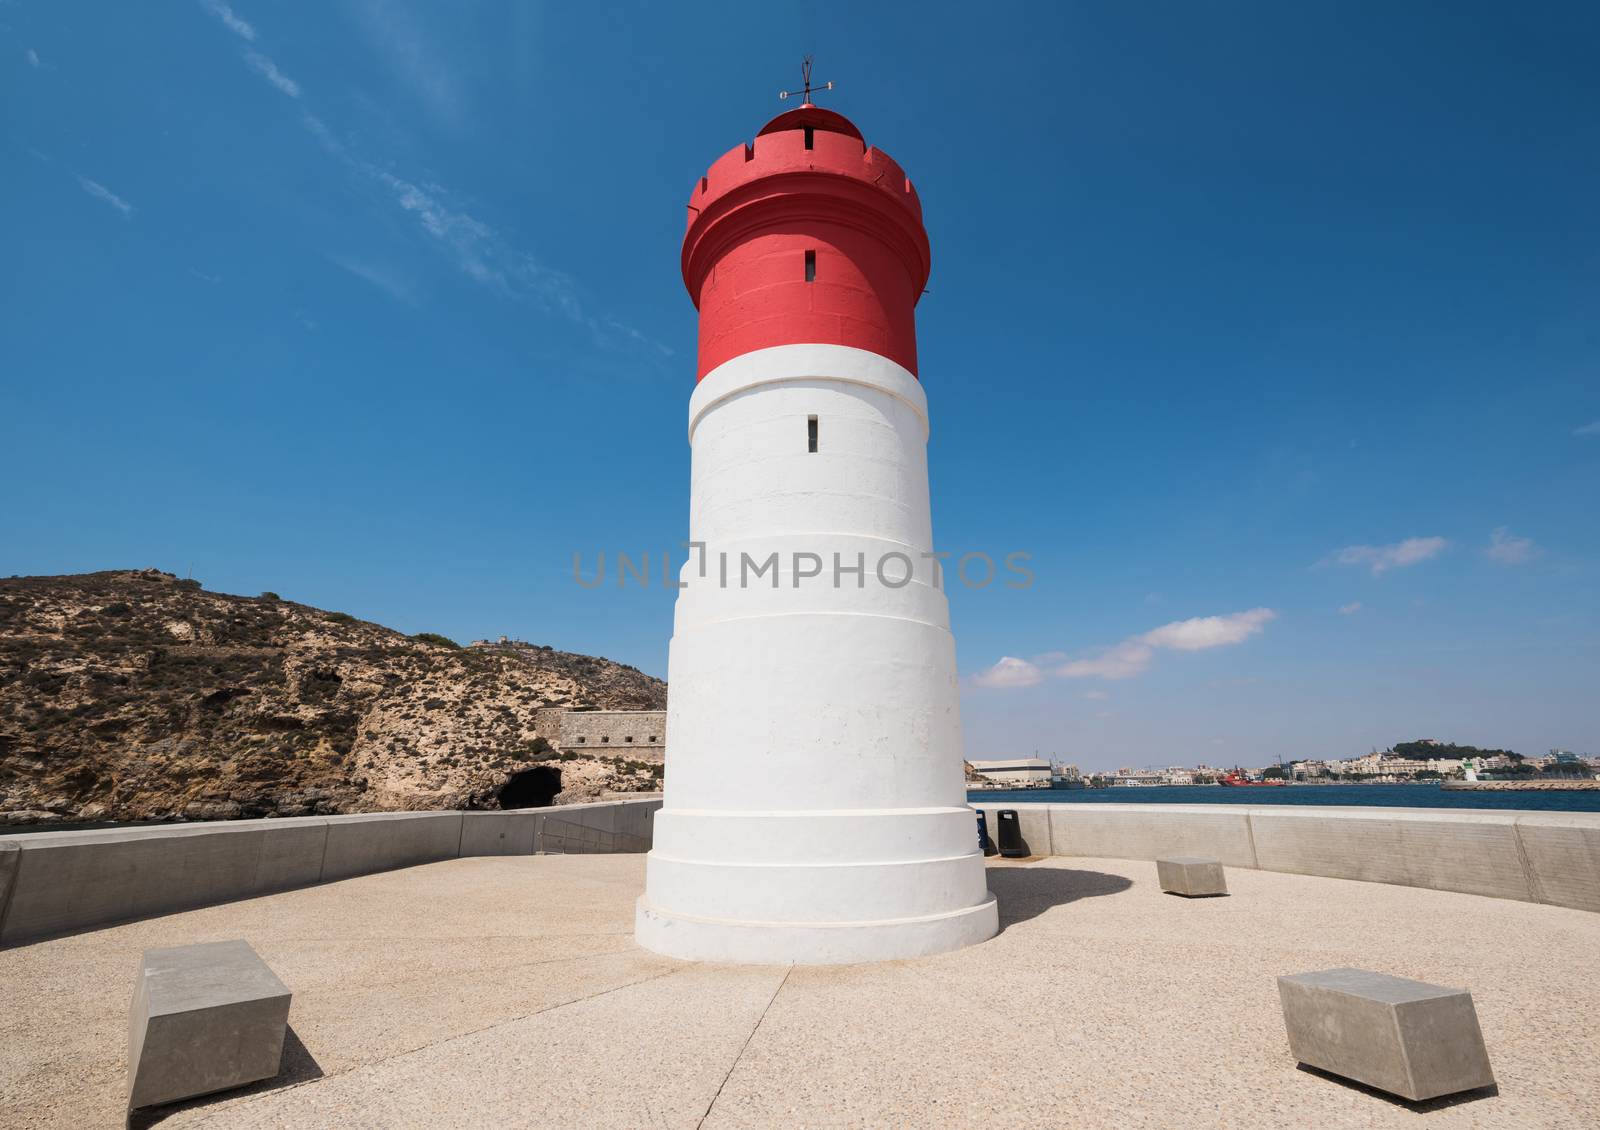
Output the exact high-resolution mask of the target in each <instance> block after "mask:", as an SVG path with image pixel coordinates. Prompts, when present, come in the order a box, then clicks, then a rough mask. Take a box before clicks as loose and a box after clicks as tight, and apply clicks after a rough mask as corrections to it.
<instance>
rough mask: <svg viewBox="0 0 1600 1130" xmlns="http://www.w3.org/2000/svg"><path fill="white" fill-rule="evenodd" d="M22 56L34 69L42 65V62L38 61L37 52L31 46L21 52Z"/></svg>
mask: <svg viewBox="0 0 1600 1130" xmlns="http://www.w3.org/2000/svg"><path fill="white" fill-rule="evenodd" d="M23 58H25V59H27V60H28V66H30V67H32V68H33V69H34V70H38V69H39V68H40V67H41V66H43V65H44V64H43V63H41V62H39V52H37V51H35V50H34V49H33V48H32V47H30V48H28V50H27V51H26V52H24V53H23Z"/></svg>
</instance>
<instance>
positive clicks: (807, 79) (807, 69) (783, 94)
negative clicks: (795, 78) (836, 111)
mask: <svg viewBox="0 0 1600 1130" xmlns="http://www.w3.org/2000/svg"><path fill="white" fill-rule="evenodd" d="M800 79H801V81H802V82H804V83H805V89H804V90H780V91H778V100H779V101H780V102H781V101H783V100H784V99H786V98H789V97H791V96H793V95H795V94H799V95H800V96H801V98H800V104H801V105H803V106H809V105H811V56H810V55H807V56H806V57H805V58H804V59H801V60H800ZM817 89H818V90H832V89H833V83H831V82H825V83H823V84H822V85H821V86H819V87H817Z"/></svg>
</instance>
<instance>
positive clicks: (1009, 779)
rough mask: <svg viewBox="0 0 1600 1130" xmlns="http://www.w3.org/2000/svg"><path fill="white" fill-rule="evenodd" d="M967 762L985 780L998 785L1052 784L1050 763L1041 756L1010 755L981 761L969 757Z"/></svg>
mask: <svg viewBox="0 0 1600 1130" xmlns="http://www.w3.org/2000/svg"><path fill="white" fill-rule="evenodd" d="M967 764H968V765H970V766H972V770H973V772H975V773H977V774H978V775H979V776H980V777H982V778H983V779H984V780H986V781H990V782H992V783H994V784H996V785H1009V786H1012V787H1027V786H1033V785H1049V784H1050V763H1049V762H1048V761H1045V760H1044V759H1043V758H1039V757H1010V758H1004V759H1001V760H993V759H985V760H981V761H975V760H972V759H970V758H969V759H968V760H967Z"/></svg>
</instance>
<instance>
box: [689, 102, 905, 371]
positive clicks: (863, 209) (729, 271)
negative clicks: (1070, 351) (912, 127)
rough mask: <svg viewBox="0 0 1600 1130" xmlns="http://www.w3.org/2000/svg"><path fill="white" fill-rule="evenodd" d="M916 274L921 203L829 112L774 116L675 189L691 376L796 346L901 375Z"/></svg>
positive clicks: (880, 156)
mask: <svg viewBox="0 0 1600 1130" xmlns="http://www.w3.org/2000/svg"><path fill="white" fill-rule="evenodd" d="M928 269H929V251H928V234H927V232H926V231H924V230H923V227H922V203H921V201H919V200H918V199H917V194H916V191H915V190H914V189H913V188H912V187H911V181H910V180H909V179H907V177H906V174H905V172H904V171H903V170H902V169H901V168H900V166H899V165H897V164H895V162H894V160H893V159H892V158H891V157H889V155H888V154H886V153H884V152H882V151H881V150H878V149H873V148H871V147H869V146H868V145H867V144H866V142H865V141H864V140H863V139H862V137H861V131H860V130H858V129H856V127H855V126H854V125H852V124H851V122H850V120H849V119H848V118H846V117H845V116H844V115H842V114H836V113H834V112H833V111H832V110H824V109H822V108H821V107H820V106H811V105H806V106H801V107H800V108H799V109H796V110H790V111H788V112H787V113H784V114H780V115H778V116H777V117H776V118H773V119H772V121H770V122H768V123H767V124H766V125H765V126H763V127H762V129H761V132H760V133H759V134H757V135H756V139H755V143H754V144H753V145H740V146H737V147H735V148H733V149H731V150H729V151H728V152H727V153H725V154H723V155H722V156H721V157H720V158H718V159H717V161H716V162H715V163H714V164H713V165H712V166H711V168H710V169H709V170H707V172H706V175H705V176H703V177H701V178H700V183H699V184H698V185H696V186H695V190H694V193H693V194H692V195H691V196H690V198H689V228H688V231H687V232H686V233H685V234H684V237H683V281H684V283H685V285H687V286H688V288H689V296H690V297H691V298H692V299H694V303H695V305H696V306H697V307H698V308H699V310H700V364H699V370H698V376H699V377H703V376H705V375H706V374H707V373H709V372H710V371H711V370H712V369H715V368H716V367H717V366H718V365H720V364H722V363H723V362H724V361H727V360H729V359H730V358H733V357H737V356H739V355H740V354H743V353H749V352H750V351H751V350H754V349H764V348H766V347H767V346H771V345H795V344H800V343H806V342H822V343H826V344H834V345H853V346H856V347H858V348H861V349H870V350H872V351H873V352H874V353H878V354H881V355H882V356H884V357H887V358H889V359H890V360H892V361H896V362H898V363H899V364H901V365H903V366H904V367H905V368H906V369H908V370H910V371H911V372H912V373H915V372H916V371H917V331H916V319H915V314H914V311H915V309H916V305H917V299H918V298H920V297H921V295H922V288H923V287H924V286H926V285H927V281H928ZM697 379H698V378H697Z"/></svg>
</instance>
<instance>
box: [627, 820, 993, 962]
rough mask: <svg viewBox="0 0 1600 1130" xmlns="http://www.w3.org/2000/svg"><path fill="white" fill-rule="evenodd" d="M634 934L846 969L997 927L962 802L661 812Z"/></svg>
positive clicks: (732, 955)
mask: <svg viewBox="0 0 1600 1130" xmlns="http://www.w3.org/2000/svg"><path fill="white" fill-rule="evenodd" d="M646 866H647V868H648V879H647V885H646V893H645V895H644V896H643V897H641V898H640V899H639V902H638V907H637V911H636V914H635V919H634V936H635V938H636V939H637V940H638V942H639V944H640V945H642V946H644V947H645V948H646V949H649V950H653V951H655V952H656V953H660V954H665V955H666V956H668V957H678V958H685V959H688V960H692V961H719V962H734V963H740V964H756V965H762V964H800V965H841V964H849V963H853V962H862V961H886V960H890V959H894V958H904V957H921V956H925V955H927V954H934V953H944V952H945V951H947V950H954V949H960V948H961V947H963V946H969V945H972V944H974V943H976V942H981V941H984V940H986V939H988V938H991V937H993V936H994V935H995V933H996V932H997V931H998V929H999V916H998V912H997V909H996V905H995V899H994V896H993V895H992V894H990V893H989V891H988V890H987V889H986V882H985V875H984V868H983V855H982V853H981V852H980V851H979V850H978V844H977V835H976V832H975V830H974V826H973V817H972V810H971V809H970V808H967V807H966V806H964V805H962V806H951V807H939V808H913V809H875V810H874V809H847V810H835V811H815V810H812V811H804V810H800V811H791V812H729V811H720V812H712V811H706V810H688V811H686V810H682V809H680V810H676V811H674V810H672V809H662V810H661V811H660V812H658V813H657V814H656V819H655V847H654V849H653V850H652V851H651V853H650V855H649V857H648V860H647V863H646Z"/></svg>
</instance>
